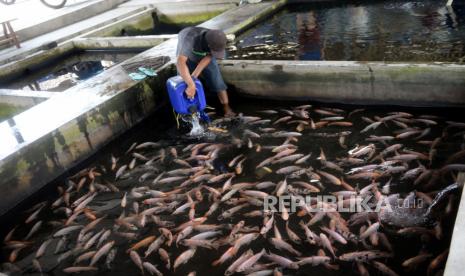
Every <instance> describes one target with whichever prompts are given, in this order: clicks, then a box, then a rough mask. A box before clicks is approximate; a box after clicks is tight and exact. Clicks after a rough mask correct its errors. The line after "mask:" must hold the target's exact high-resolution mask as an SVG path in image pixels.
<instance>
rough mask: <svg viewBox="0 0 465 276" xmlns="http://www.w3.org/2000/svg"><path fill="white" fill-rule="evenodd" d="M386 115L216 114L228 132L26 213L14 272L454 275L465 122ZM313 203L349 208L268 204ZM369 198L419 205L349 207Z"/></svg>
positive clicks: (180, 144) (16, 238)
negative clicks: (451, 263) (273, 202)
mask: <svg viewBox="0 0 465 276" xmlns="http://www.w3.org/2000/svg"><path fill="white" fill-rule="evenodd" d="M378 113H379V115H375V116H372V117H367V116H364V110H363V109H355V110H350V111H346V110H344V109H339V108H325V107H315V106H312V105H300V106H295V107H290V108H281V109H264V110H257V111H255V112H253V114H251V115H247V116H246V115H243V114H240V115H239V116H238V117H236V118H232V119H226V118H219V119H216V120H215V121H213V125H214V126H215V127H214V128H212V130H213V131H215V132H216V133H217V135H216V136H215V137H214V138H211V137H210V138H209V139H202V138H199V139H190V140H187V141H177V142H176V141H174V142H173V141H142V142H139V143H134V144H132V145H131V146H130V147H129V148H128V149H127V150H126V149H125V150H124V151H123V152H122V153H121V154H119V156H113V155H112V156H109V157H108V162H105V163H101V164H95V165H94V166H92V167H89V168H86V169H83V170H81V171H80V172H78V173H77V174H75V175H74V176H72V177H70V178H68V179H67V180H66V181H65V183H63V184H62V185H59V186H58V187H57V190H58V192H57V194H56V197H55V198H53V199H48V200H46V201H42V202H39V203H37V204H35V205H34V206H32V207H31V208H29V209H28V210H25V211H24V212H21V213H20V214H18V221H20V222H19V223H17V224H16V225H15V226H14V227H12V228H11V229H9V231H8V233H7V234H6V235H5V236H4V238H3V256H4V259H3V264H2V272H4V273H8V274H10V273H11V274H12V275H21V274H24V273H33V272H37V273H41V274H49V273H52V274H54V275H60V274H69V273H91V274H99V273H101V272H104V271H111V272H112V274H117V275H136V274H143V275H206V274H207V273H209V274H211V275H297V274H300V275H309V273H311V272H315V273H317V275H320V274H322V273H324V272H325V271H331V272H332V273H337V272H339V273H340V274H341V275H346V274H359V275H370V274H374V275H410V274H412V273H423V274H424V273H426V274H427V275H441V274H442V272H443V269H444V266H445V262H446V260H447V256H448V246H449V243H450V236H451V231H452V227H451V226H450V225H448V224H450V221H452V222H453V221H454V220H455V213H456V211H457V207H458V203H459V200H460V194H459V193H458V192H457V191H459V190H460V189H461V184H460V183H459V182H461V180H460V177H459V176H460V175H461V174H460V172H461V171H465V162H464V161H465V123H463V122H456V121H448V120H447V119H444V118H442V117H440V116H436V115H414V114H410V113H406V112H385V113H384V112H382V111H379V112H378ZM252 115H253V116H252ZM225 126H229V127H228V128H226V127H225ZM309 149H311V150H309ZM458 178H459V179H458ZM454 185H455V186H454ZM306 195H315V196H316V195H337V196H339V197H338V198H340V200H341V201H342V202H319V201H318V198H316V197H314V198H312V201H311V202H307V203H306V204H304V205H302V206H299V207H298V208H297V210H295V212H291V210H290V209H287V208H286V206H280V207H281V211H280V212H272V211H269V210H265V209H264V200H265V199H266V198H268V197H270V196H276V197H280V196H288V197H290V198H292V197H296V196H306ZM367 196H370V197H372V200H371V202H370V204H372V205H375V204H376V203H377V202H379V201H381V200H388V201H389V202H391V201H394V200H395V201H396V202H403V203H405V202H408V203H411V206H412V207H410V206H409V207H408V208H407V209H406V210H402V211H400V212H399V210H392V212H388V211H386V210H382V211H381V212H368V211H363V212H352V213H350V212H349V213H345V212H339V210H338V206H340V205H342V206H349V205H350V204H352V203H354V201H356V202H359V201H363V200H364V198H365V197H367ZM420 202H421V203H423V206H420V207H417V206H416V204H418V203H420ZM415 203H416V204H415ZM317 204H321V205H323V206H324V209H321V210H320V211H316V212H315V211H314V210H313V209H312V208H311V207H314V206H316V205H317ZM438 213H439V215H438ZM412 241H413V242H412ZM406 244H408V245H406ZM399 248H401V249H402V250H399ZM405 248H407V249H405ZM404 249H405V250H404ZM123 271H124V272H123ZM118 272H120V273H118ZM128 273H129V274H128Z"/></svg>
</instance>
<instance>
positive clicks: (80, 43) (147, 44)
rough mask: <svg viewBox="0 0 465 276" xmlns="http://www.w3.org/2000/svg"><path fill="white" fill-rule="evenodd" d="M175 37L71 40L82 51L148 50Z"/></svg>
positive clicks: (82, 38)
mask: <svg viewBox="0 0 465 276" xmlns="http://www.w3.org/2000/svg"><path fill="white" fill-rule="evenodd" d="M174 37H177V35H146V36H131V37H81V38H76V39H73V44H74V47H75V48H77V49H82V50H96V49H99V50H100V49H112V50H117V49H134V48H135V49H144V48H146V49H148V48H152V47H154V46H157V45H158V44H160V43H162V42H164V41H166V40H168V39H171V38H174Z"/></svg>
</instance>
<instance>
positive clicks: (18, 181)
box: [0, 66, 173, 214]
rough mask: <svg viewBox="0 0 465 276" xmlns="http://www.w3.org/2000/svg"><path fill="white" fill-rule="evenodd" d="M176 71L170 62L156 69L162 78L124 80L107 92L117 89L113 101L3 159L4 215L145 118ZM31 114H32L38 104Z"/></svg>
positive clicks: (0, 205)
mask: <svg viewBox="0 0 465 276" xmlns="http://www.w3.org/2000/svg"><path fill="white" fill-rule="evenodd" d="M118 71H119V72H118ZM172 73H173V69H172V67H170V66H168V67H166V68H165V69H163V70H160V71H159V72H158V74H159V77H158V78H152V79H148V80H146V81H144V82H139V83H137V84H133V82H132V81H129V82H128V81H123V82H121V83H120V85H121V86H120V87H115V86H110V87H109V89H111V90H112V91H108V92H109V94H112V93H114V95H113V96H110V95H109V97H111V101H110V100H106V101H103V102H102V103H101V104H99V105H97V106H95V107H92V108H91V109H89V110H87V111H86V112H83V113H82V114H81V115H79V116H77V117H75V118H74V119H73V120H71V121H68V122H66V123H65V124H63V125H61V126H59V127H58V128H56V129H54V130H53V131H49V132H47V134H46V135H44V136H41V137H40V138H38V139H36V140H34V141H32V142H31V143H30V144H28V146H27V147H24V148H23V149H22V150H20V151H16V152H14V153H13V154H9V155H8V156H7V157H6V158H4V159H2V160H1V161H0V179H1V187H2V198H3V200H2V202H1V203H0V214H3V213H5V212H7V211H8V210H9V209H11V208H13V207H14V206H15V205H16V204H18V203H19V202H21V201H22V200H24V199H26V198H27V197H29V196H30V195H32V194H33V193H35V192H36V191H37V190H38V189H40V188H41V187H43V186H44V185H45V184H47V183H48V182H50V181H51V180H52V179H55V178H56V177H58V176H59V175H61V174H63V173H64V172H66V171H67V170H69V169H70V168H72V167H73V166H75V165H77V164H78V163H79V162H81V161H83V160H84V159H86V158H88V157H89V156H90V155H91V154H93V153H95V151H96V150H97V149H99V148H101V147H102V146H104V145H105V144H107V143H108V142H110V141H111V140H112V139H113V138H114V137H116V136H118V135H120V134H121V133H122V132H124V131H125V130H127V129H129V128H131V127H132V126H134V125H135V124H137V123H138V122H140V121H141V120H142V119H144V118H145V117H147V116H148V115H149V114H150V113H151V112H153V111H154V110H155V109H156V108H157V107H158V106H160V105H161V104H162V103H163V101H164V100H163V99H164V97H165V96H164V95H165V94H164V93H162V92H161V91H163V89H164V81H163V80H164V79H166V78H167V77H168V76H170V75H171V74H172ZM113 74H115V78H119V79H121V78H124V77H125V75H126V73H125V72H122V71H120V70H115V71H114V72H113ZM122 74H124V75H122ZM126 78H127V76H126ZM118 90H119V93H118ZM62 95H63V94H62ZM60 96H61V95H60ZM60 96H57V97H55V98H58V97H60ZM83 96H84V95H83ZM65 97H66V96H65ZM105 97H107V96H105ZM55 98H53V99H52V100H50V103H49V105H50V106H53V105H54V104H55V102H57V103H58V102H60V99H57V100H56V101H54V100H55ZM36 107H38V106H36ZM27 112H34V108H32V109H30V110H28V111H27ZM23 114H24V113H23ZM20 115H21V114H20ZM52 116H59V115H58V114H56V115H55V114H53V115H52ZM13 120H14V121H16V122H17V121H18V118H16V117H14V118H13ZM30 127H37V126H30ZM19 133H21V131H19Z"/></svg>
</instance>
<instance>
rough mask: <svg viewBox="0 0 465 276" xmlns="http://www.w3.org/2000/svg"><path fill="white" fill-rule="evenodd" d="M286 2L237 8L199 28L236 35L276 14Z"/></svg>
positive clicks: (282, 0) (264, 3)
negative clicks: (214, 29)
mask: <svg viewBox="0 0 465 276" xmlns="http://www.w3.org/2000/svg"><path fill="white" fill-rule="evenodd" d="M286 2H287V1H285V0H279V1H272V2H263V3H258V4H247V5H244V6H239V7H237V8H233V9H230V10H228V11H226V12H224V13H222V14H221V16H217V17H215V18H213V19H212V20H209V21H207V22H205V23H203V24H200V26H202V27H205V28H216V29H222V30H224V31H225V32H226V33H227V34H236V35H237V34H238V33H240V32H242V31H245V30H246V29H247V28H249V27H251V26H252V25H255V24H257V23H258V22H260V21H261V20H264V19H265V18H267V17H268V16H270V15H272V14H273V13H275V12H277V11H278V10H279V9H281V8H282V7H283V6H284V5H286Z"/></svg>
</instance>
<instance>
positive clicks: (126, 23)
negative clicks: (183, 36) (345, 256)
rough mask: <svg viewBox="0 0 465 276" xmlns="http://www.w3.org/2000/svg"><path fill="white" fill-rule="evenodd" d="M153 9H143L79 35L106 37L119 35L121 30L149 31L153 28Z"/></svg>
mask: <svg viewBox="0 0 465 276" xmlns="http://www.w3.org/2000/svg"><path fill="white" fill-rule="evenodd" d="M154 12H155V11H154V8H146V7H144V10H143V11H140V12H137V13H135V14H132V15H130V16H127V17H124V18H119V19H118V20H115V21H114V22H112V23H109V24H105V25H104V26H97V27H96V28H94V29H93V30H89V31H88V32H86V33H84V34H82V35H81V37H108V36H119V35H121V30H122V29H127V30H131V29H137V30H142V31H143V30H150V29H153V27H154V21H153V13H154Z"/></svg>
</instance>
